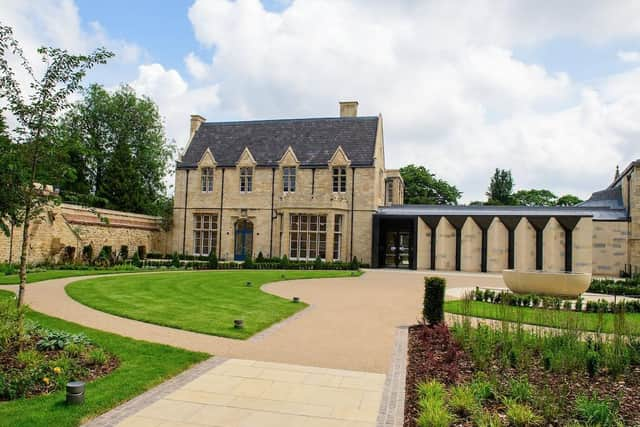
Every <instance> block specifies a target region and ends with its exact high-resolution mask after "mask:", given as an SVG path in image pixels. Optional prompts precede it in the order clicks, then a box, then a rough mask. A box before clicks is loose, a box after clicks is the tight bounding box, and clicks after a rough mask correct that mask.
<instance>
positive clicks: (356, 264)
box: [350, 256, 360, 270]
mask: <svg viewBox="0 0 640 427" xmlns="http://www.w3.org/2000/svg"><path fill="white" fill-rule="evenodd" d="M350 268H351V270H359V269H360V261H358V257H355V256H354V257H353V258H352V259H351V266H350Z"/></svg>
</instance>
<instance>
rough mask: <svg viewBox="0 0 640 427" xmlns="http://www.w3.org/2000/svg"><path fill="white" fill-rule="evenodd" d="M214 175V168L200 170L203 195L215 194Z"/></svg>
mask: <svg viewBox="0 0 640 427" xmlns="http://www.w3.org/2000/svg"><path fill="white" fill-rule="evenodd" d="M213 174H214V172H213V168H212V167H204V168H202V169H200V191H201V192H202V193H213Z"/></svg>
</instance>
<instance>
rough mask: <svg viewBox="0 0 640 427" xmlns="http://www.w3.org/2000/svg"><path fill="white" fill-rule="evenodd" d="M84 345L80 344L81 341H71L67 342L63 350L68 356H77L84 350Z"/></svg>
mask: <svg viewBox="0 0 640 427" xmlns="http://www.w3.org/2000/svg"><path fill="white" fill-rule="evenodd" d="M86 348H87V347H86V345H84V344H81V343H75V342H71V343H69V344H67V345H66V346H64V351H65V352H66V353H67V354H68V355H69V356H70V357H78V356H80V355H81V354H82V353H84V351H85V350H86Z"/></svg>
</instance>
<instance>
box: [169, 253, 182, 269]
mask: <svg viewBox="0 0 640 427" xmlns="http://www.w3.org/2000/svg"><path fill="white" fill-rule="evenodd" d="M180 265H181V264H180V256H178V252H174V253H173V255H172V256H171V266H172V267H175V268H180Z"/></svg>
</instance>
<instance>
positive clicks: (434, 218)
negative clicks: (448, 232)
mask: <svg viewBox="0 0 640 427" xmlns="http://www.w3.org/2000/svg"><path fill="white" fill-rule="evenodd" d="M420 218H422V220H423V221H424V223H425V224H427V227H429V230H431V246H430V248H431V249H430V252H429V258H431V259H430V264H431V270H435V269H436V231H437V229H438V223H440V218H442V215H429V216H421V217H420Z"/></svg>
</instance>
